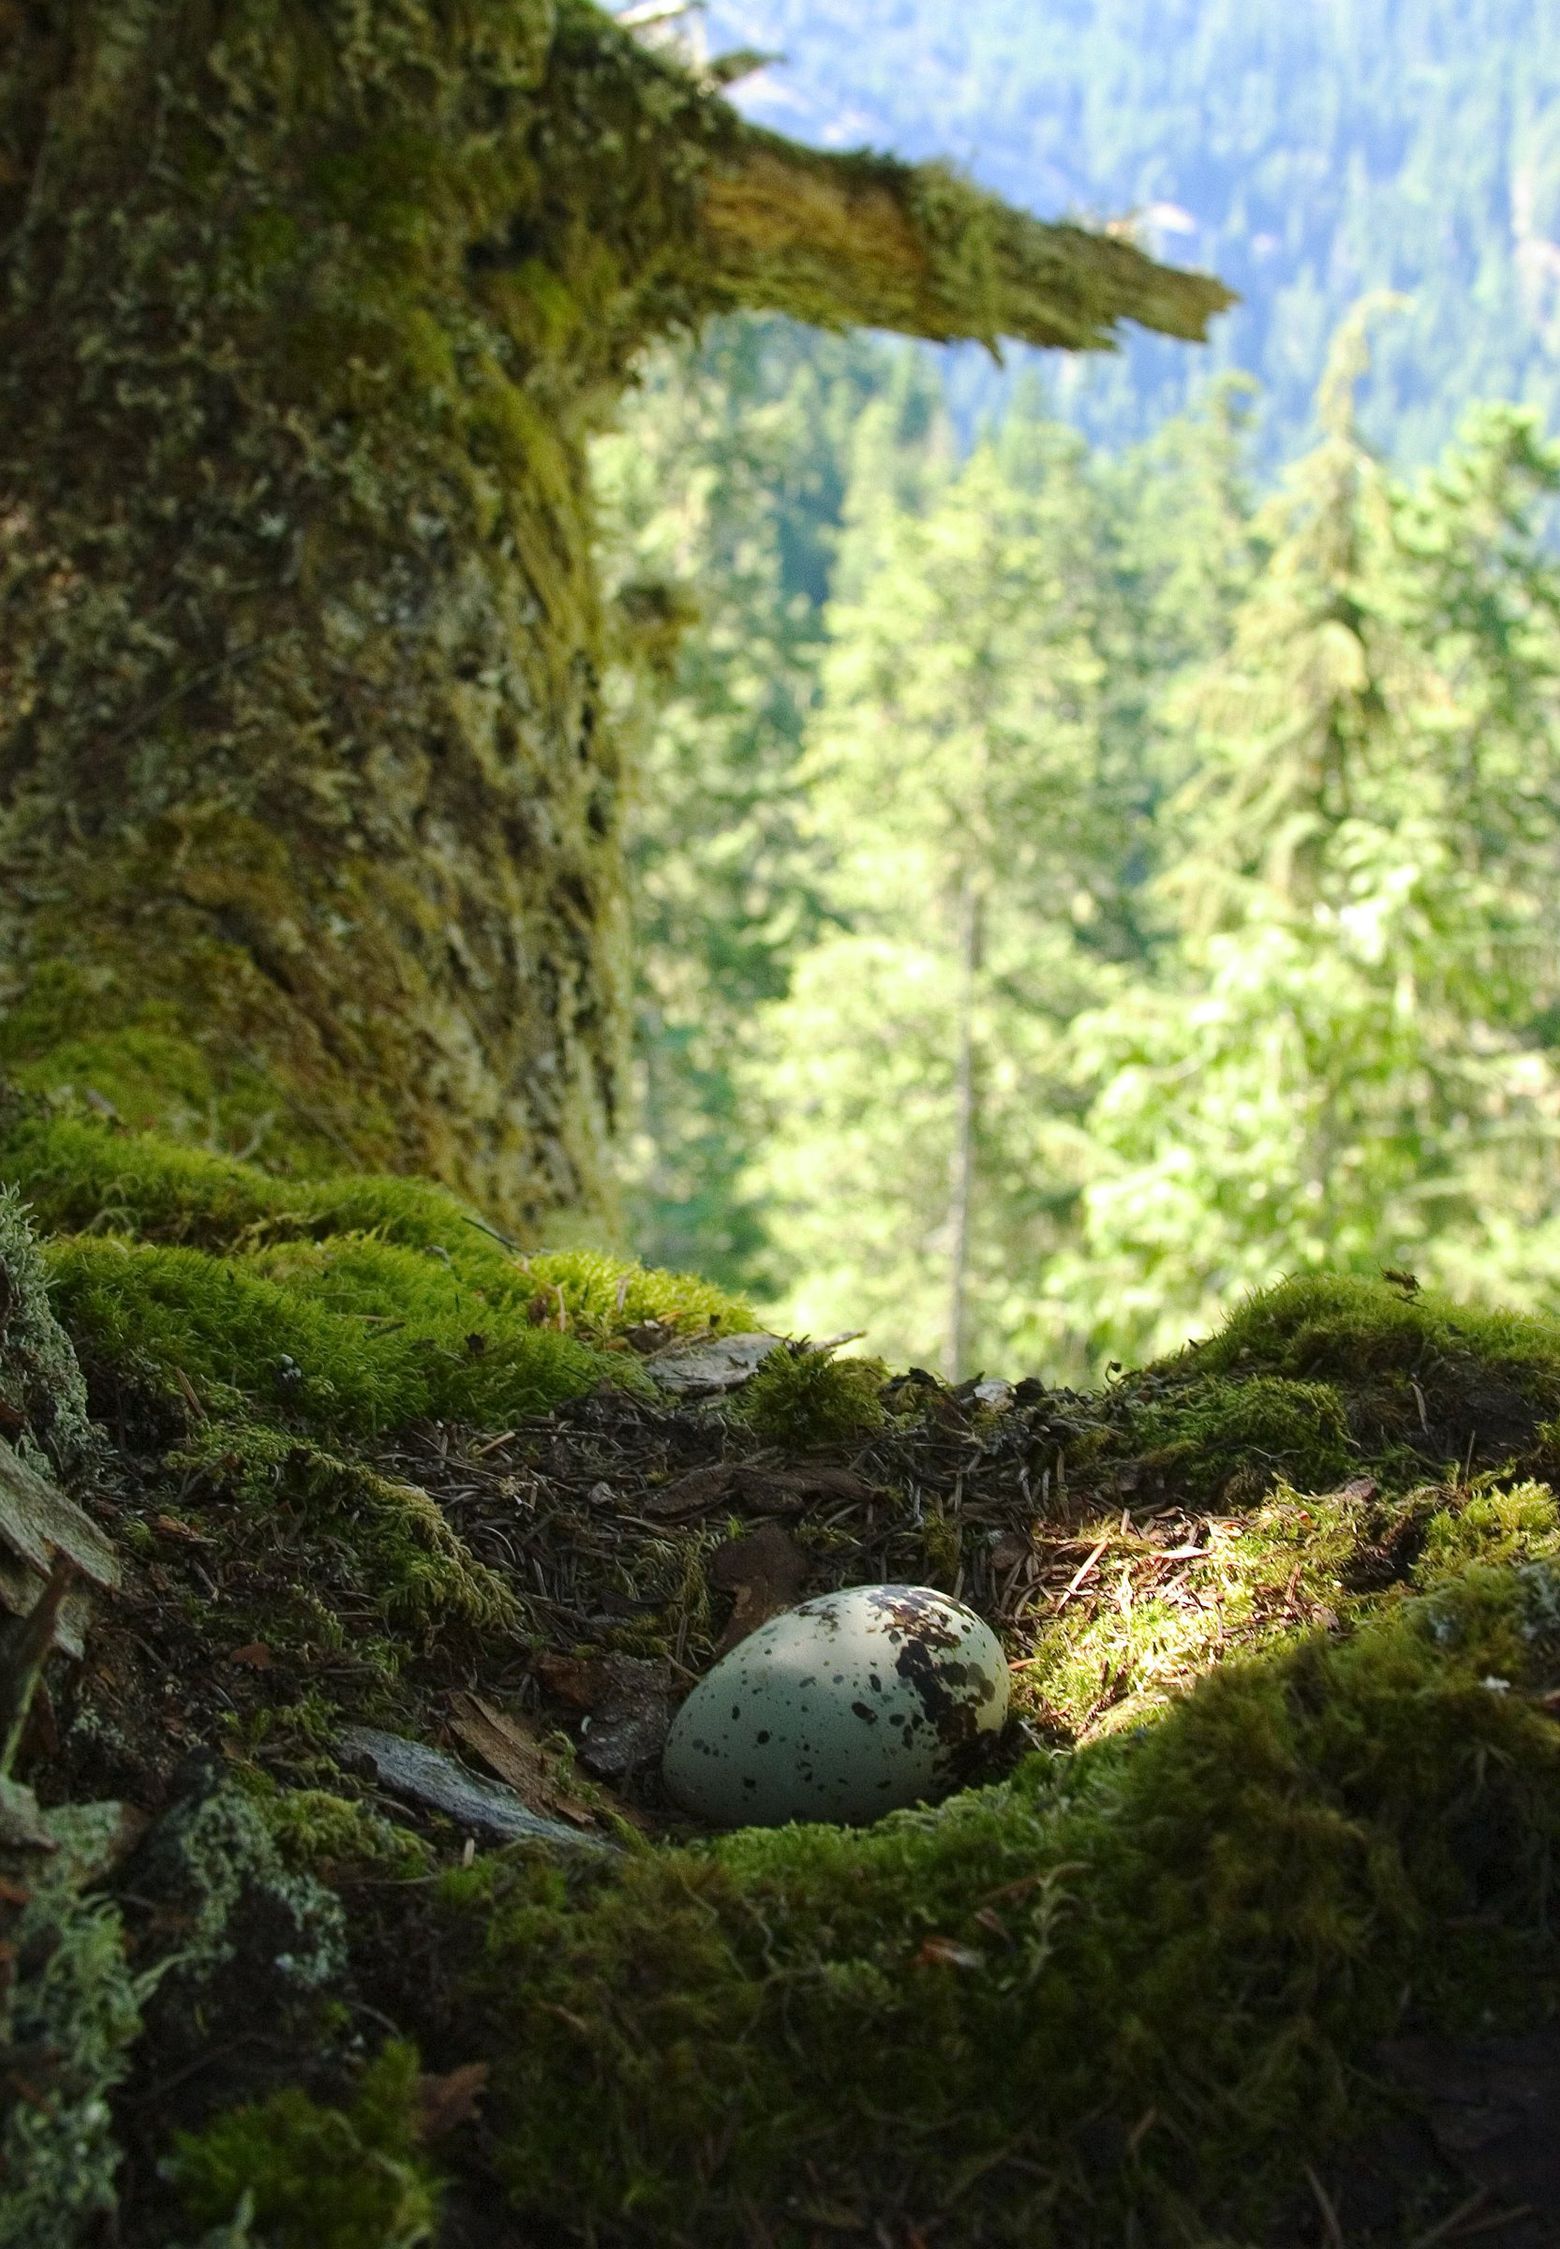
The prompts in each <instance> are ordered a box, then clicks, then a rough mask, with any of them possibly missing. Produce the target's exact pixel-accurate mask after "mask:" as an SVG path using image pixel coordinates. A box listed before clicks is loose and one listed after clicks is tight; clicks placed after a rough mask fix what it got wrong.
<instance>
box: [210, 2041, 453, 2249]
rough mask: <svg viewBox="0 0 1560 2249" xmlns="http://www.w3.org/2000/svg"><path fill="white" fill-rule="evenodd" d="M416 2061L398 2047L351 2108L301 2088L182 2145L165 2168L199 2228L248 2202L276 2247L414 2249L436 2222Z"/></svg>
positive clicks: (387, 2051) (374, 2068) (367, 2078)
mask: <svg viewBox="0 0 1560 2249" xmlns="http://www.w3.org/2000/svg"><path fill="white" fill-rule="evenodd" d="M417 2079H418V2061H417V2054H416V2051H415V2049H414V2048H413V2047H411V2046H408V2045H406V2044H404V2043H402V2042H399V2041H392V2042H391V2043H390V2044H389V2045H387V2046H386V2047H385V2048H384V2049H383V2051H382V2052H381V2053H380V2055H379V2056H378V2058H377V2059H376V2060H375V2061H374V2062H372V2063H371V2064H370V2065H369V2067H368V2068H367V2069H366V2070H365V2071H364V2072H363V2075H362V2078H361V2079H360V2081H359V2083H358V2086H357V2089H356V2091H355V2093H354V2095H353V2098H352V2101H351V2103H350V2105H349V2106H348V2107H345V2108H338V2107H331V2106H327V2105H326V2104H324V2103H321V2102H319V2101H315V2100H313V2099H311V2098H310V2097H309V2095H308V2094H307V2093H304V2092H302V2091H301V2090H300V2089H298V2088H297V2087H294V2086H289V2087H287V2088H285V2089H284V2090H283V2091H282V2092H279V2093H273V2094H272V2095H271V2097H270V2099H269V2100H265V2101H261V2102H257V2103H255V2104H254V2105H253V2106H251V2107H247V2108H240V2109H233V2110H230V2111H228V2113H227V2114H226V2115H223V2116H219V2117H217V2118H216V2119H215V2121H214V2122H212V2123H210V2124H208V2125H207V2126H206V2127H205V2128H204V2130H203V2131H200V2132H198V2133H186V2134H184V2135H183V2136H181V2138H180V2140H179V2141H178V2144H177V2146H176V2148H175V2151H174V2154H173V2155H172V2157H171V2158H170V2160H169V2164H168V2170H169V2175H170V2176H171V2178H172V2180H173V2183H174V2185H175V2187H176V2188H177V2190H178V2192H179V2194H180V2196H181V2198H182V2200H183V2203H184V2208H185V2212H186V2215H187V2216H188V2217H189V2218H190V2219H192V2220H193V2221H194V2223H196V2224H197V2225H215V2224H217V2223H219V2222H221V2221H223V2220H228V2219H231V2218H232V2217H233V2215H234V2212H235V2210H236V2209H237V2208H238V2207H239V2206H240V2205H241V2204H245V2203H247V2205H248V2208H249V2212H250V2222H251V2223H252V2224H253V2225H254V2226H255V2227H256V2228H257V2229H258V2230H259V2233H260V2235H261V2237H262V2238H263V2239H264V2240H265V2241H266V2243H267V2244H268V2245H270V2249H417V2245H418V2244H419V2243H421V2242H426V2241H428V2240H430V2239H431V2238H432V2236H433V2233H434V2229H435V2226H436V2224H437V2220H438V2193H437V2188H436V2186H435V2182H434V2178H433V2174H432V2172H431V2170H430V2169H429V2167H428V2165H427V2163H426V2162H425V2160H424V2158H423V2156H422V2154H421V2152H420V2150H419V2148H418V2146H417Z"/></svg>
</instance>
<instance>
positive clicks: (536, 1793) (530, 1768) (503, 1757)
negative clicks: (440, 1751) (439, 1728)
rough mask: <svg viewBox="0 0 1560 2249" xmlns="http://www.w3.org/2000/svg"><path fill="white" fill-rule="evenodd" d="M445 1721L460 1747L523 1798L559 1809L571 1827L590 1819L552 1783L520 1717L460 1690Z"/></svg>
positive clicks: (591, 1822) (543, 1755) (583, 1808)
mask: <svg viewBox="0 0 1560 2249" xmlns="http://www.w3.org/2000/svg"><path fill="white" fill-rule="evenodd" d="M450 1725H451V1728H452V1729H453V1731H454V1732H455V1733H456V1734H458V1735H459V1737H460V1739H461V1740H462V1741H463V1742H464V1743H465V1745H466V1747H467V1748H468V1749H470V1750H474V1751H475V1752H476V1754H477V1756H478V1757H480V1758H481V1760H482V1762H483V1764H484V1765H486V1766H487V1767H488V1768H489V1770H490V1771H492V1772H495V1773H496V1774H497V1775H498V1777H499V1779H500V1780H501V1781H504V1782H505V1783H507V1785H508V1786H509V1787H510V1788H512V1789H514V1790H515V1792H516V1794H517V1795H519V1796H520V1797H521V1798H522V1799H523V1800H524V1801H525V1802H526V1803H528V1804H532V1805H536V1804H541V1805H544V1806H545V1807H546V1808H547V1810H548V1811H553V1812H561V1813H562V1814H563V1817H564V1818H565V1819H568V1820H573V1821H574V1823H575V1825H576V1826H577V1827H591V1826H593V1825H594V1824H595V1822H594V1816H593V1814H592V1812H591V1810H590V1807H589V1805H588V1804H582V1803H581V1802H580V1801H579V1799H578V1798H577V1797H574V1796H570V1795H568V1794H567V1793H566V1792H565V1791H564V1790H563V1789H561V1788H559V1787H558V1786H557V1785H556V1784H555V1782H554V1781H553V1778H552V1775H551V1773H550V1772H549V1770H548V1764H547V1755H546V1752H545V1751H544V1749H543V1748H542V1745H541V1743H540V1741H538V1739H537V1737H536V1735H535V1734H534V1733H533V1732H532V1730H531V1729H530V1727H529V1726H527V1725H525V1724H524V1722H523V1721H522V1720H521V1719H519V1718H516V1717H514V1716H512V1715H511V1713H510V1712H509V1711H507V1710H501V1709H499V1707H498V1706H497V1704H495V1703H491V1702H488V1701H485V1700H484V1698H483V1697H482V1696H481V1695H478V1694H471V1693H461V1694H457V1695H455V1696H454V1697H453V1698H452V1702H451V1708H450Z"/></svg>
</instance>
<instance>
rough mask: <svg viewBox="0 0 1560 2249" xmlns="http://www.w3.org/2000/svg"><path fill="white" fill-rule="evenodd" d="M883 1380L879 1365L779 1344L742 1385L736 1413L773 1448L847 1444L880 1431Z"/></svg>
mask: <svg viewBox="0 0 1560 2249" xmlns="http://www.w3.org/2000/svg"><path fill="white" fill-rule="evenodd" d="M887 1378H888V1369H887V1368H886V1367H885V1366H884V1364H883V1362H882V1360H881V1359H838V1358H836V1357H835V1356H834V1355H833V1353H832V1352H827V1351H813V1350H810V1349H808V1348H807V1346H806V1345H805V1344H784V1345H782V1346H781V1348H780V1349H779V1350H777V1351H771V1352H770V1354H769V1356H768V1357H767V1358H766V1359H765V1360H764V1361H763V1363H762V1365H761V1366H760V1367H759V1369H758V1372H757V1373H756V1374H755V1375H754V1376H753V1377H752V1379H751V1380H750V1381H749V1382H747V1383H745V1384H744V1385H743V1387H742V1391H741V1393H740V1396H739V1399H738V1405H737V1411H738V1412H739V1413H740V1414H741V1416H742V1419H743V1420H744V1421H745V1422H746V1423H747V1425H748V1427H749V1428H750V1429H754V1430H756V1431H757V1432H758V1434H759V1436H761V1437H767V1438H769V1439H770V1440H771V1442H773V1443H775V1444H782V1445H786V1446H790V1447H796V1448H805V1447H807V1446H809V1445H840V1444H848V1443H849V1442H850V1440H851V1438H853V1437H864V1436H866V1435H867V1434H868V1433H869V1432H870V1431H871V1430H873V1429H879V1428H881V1427H882V1425H883V1421H884V1418H885V1416H884V1410H883V1404H882V1400H881V1397H880V1395H879V1394H880V1392H881V1390H882V1388H883V1384H884V1382H885V1381H886V1380H887Z"/></svg>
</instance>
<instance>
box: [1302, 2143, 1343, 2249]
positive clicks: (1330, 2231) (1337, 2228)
mask: <svg viewBox="0 0 1560 2249" xmlns="http://www.w3.org/2000/svg"><path fill="white" fill-rule="evenodd" d="M1305 2175H1306V2178H1307V2180H1308V2181H1309V2182H1310V2187H1311V2192H1312V2193H1313V2194H1314V2195H1315V2197H1316V2207H1317V2208H1318V2210H1320V2211H1321V2213H1322V2228H1323V2231H1324V2232H1325V2233H1326V2236H1327V2245H1328V2249H1348V2243H1347V2242H1346V2241H1345V2240H1344V2238H1343V2228H1342V2226H1341V2225H1339V2223H1338V2213H1337V2211H1336V2210H1335V2209H1334V2208H1333V2200H1332V2196H1331V2195H1330V2194H1329V2193H1328V2191H1327V2189H1326V2188H1325V2187H1324V2186H1323V2184H1322V2182H1321V2180H1320V2179H1319V2178H1318V2177H1317V2175H1316V2173H1315V2172H1314V2171H1313V2170H1312V2168H1311V2166H1310V2164H1309V2163H1308V2164H1307V2165H1306V2166H1305Z"/></svg>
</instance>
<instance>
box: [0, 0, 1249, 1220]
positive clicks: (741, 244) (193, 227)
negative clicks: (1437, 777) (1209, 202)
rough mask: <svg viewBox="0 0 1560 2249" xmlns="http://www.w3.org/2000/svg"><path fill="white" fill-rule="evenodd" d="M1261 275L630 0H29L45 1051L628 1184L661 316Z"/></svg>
mask: <svg viewBox="0 0 1560 2249" xmlns="http://www.w3.org/2000/svg"><path fill="white" fill-rule="evenodd" d="M1223 301H1224V299H1223V293H1222V292H1221V291H1220V290H1219V289H1218V287H1217V285H1216V284H1213V283H1210V282H1208V281H1206V280H1203V279H1201V278H1199V277H1194V276H1187V275H1178V274H1174V273H1168V272H1166V271H1164V270H1162V269H1160V268H1158V267H1156V266H1154V265H1153V264H1152V263H1151V262H1150V261H1149V260H1147V259H1146V258H1144V257H1142V256H1141V255H1140V254H1139V253H1138V252H1137V251H1136V250H1135V249H1133V248H1132V247H1131V246H1130V245H1129V244H1128V243H1125V242H1123V241H1120V240H1117V239H1113V238H1108V237H1106V238H1096V237H1092V236H1089V235H1086V234H1083V233H1081V232H1079V231H1078V230H1076V229H1072V228H1067V227H1055V228H1052V227H1046V226H1043V225H1041V224H1040V223H1038V222H1036V221H1033V220H1029V219H1025V218H1022V217H1020V216H1019V215H1017V214H1015V213H1012V212H1010V211H1008V210H1006V209H1005V208H1004V207H1002V206H1001V205H999V204H996V203H995V202H993V201H991V200H990V199H988V198H985V197H983V196H980V195H979V194H977V193H976V192H975V191H973V190H972V189H970V188H968V187H966V186H964V185H962V184H961V183H960V182H958V181H957V180H955V179H953V178H952V177H951V176H950V175H948V174H945V173H943V172H941V171H939V170H936V169H923V170H919V171H918V170H912V169H906V168H902V167H898V166H895V165H892V164H889V163H885V162H882V161H879V160H873V159H866V158H849V157H846V158H842V157H825V156H819V155H816V154H813V153H811V152H808V151H804V150H800V149H796V148H793V147H791V146H790V145H789V144H787V143H785V142H783V141H781V140H778V139H776V138H775V137H774V136H772V135H767V134H764V133H760V132H757V131H755V130H753V129H751V128H749V127H747V126H745V125H744V124H743V123H742V122H741V121H740V120H739V119H738V118H737V116H736V115H735V113H734V112H733V111H732V110H731V109H730V108H729V107H728V106H727V105H726V104H724V103H723V102H722V101H721V100H720V99H719V97H718V95H717V94H715V93H714V92H713V91H712V90H711V89H709V88H706V87H704V86H702V85H701V84H699V83H697V82H696V81H695V80H694V79H693V78H691V77H689V76H687V75H685V74H683V73H682V72H680V71H678V70H676V69H674V68H673V67H671V66H670V65H669V64H668V63H666V62H665V61H664V60H661V59H658V58H657V57H655V56H652V55H650V54H648V53H647V52H645V51H644V50H643V49H642V48H641V47H639V46H637V45H636V44H635V43H634V42H632V41H631V40H630V39H629V38H628V37H627V36H626V35H625V34H623V33H621V32H619V31H618V30H617V29H616V28H615V27H614V26H613V25H612V24H611V22H610V21H609V19H608V18H607V17H605V16H604V15H603V14H602V13H601V12H600V11H598V10H597V9H595V8H593V7H590V6H586V5H583V4H582V0H557V4H556V5H554V4H553V0H377V4H376V5H374V6H372V7H368V6H365V5H362V4H361V0H32V4H24V0H11V4H9V5H7V4H0V1071H4V1072H5V1073H6V1074H8V1075H9V1076H10V1077H12V1078H13V1079H15V1080H17V1081H19V1082H21V1083H23V1084H28V1083H32V1084H34V1085H38V1086H46V1087H53V1088H59V1087H61V1086H64V1085H70V1086H72V1087H73V1088H74V1089H75V1091H76V1093H77V1094H78V1096H81V1097H84V1098H87V1099H89V1100H90V1099H106V1100H108V1101H111V1102H112V1103H113V1104H114V1106H115V1107H116V1108H117V1110H118V1112H119V1113H120V1114H121V1115H122V1116H124V1117H125V1119H126V1121H128V1122H133V1123H152V1122H155V1123H157V1124H158V1125H160V1126H162V1127H168V1126H170V1125H171V1126H174V1127H175V1128H181V1129H185V1130H188V1131H191V1132H193V1133H196V1134H198V1135H200V1136H201V1137H203V1138H206V1137H213V1136H214V1137H215V1138H216V1139H217V1140H218V1142H219V1143H220V1144H225V1145H230V1146H247V1147H251V1148H253V1147H258V1148H259V1150H260V1152H261V1154H262V1155H263V1156H264V1157H265V1158H266V1159H267V1160H269V1161H272V1162H275V1163H281V1164H286V1163H289V1162H291V1163H296V1164H313V1163H318V1162H320V1161H322V1160H329V1161H334V1162H337V1163H347V1164H374V1165H381V1166H387V1167H390V1168H395V1169H416V1170H419V1171H422V1172H426V1173H429V1174H432V1175H434V1176H436V1177H438V1178H440V1179H443V1180H445V1181H447V1182H449V1183H450V1184H451V1185H454V1186H456V1187H458V1188H460V1189H462V1190H463V1191H464V1192H466V1193H467V1194H469V1195H470V1196H472V1197H473V1198H474V1199H475V1200H476V1201H477V1202H478V1203H479V1204H481V1205H482V1206H483V1207H485V1208H486V1209H487V1210H488V1211H489V1212H491V1213H493V1214H494V1215H495V1216H498V1217H500V1218H502V1219H504V1220H507V1221H509V1222H511V1223H518V1224H528V1223H530V1222H531V1221H532V1220H534V1219H535V1218H536V1217H537V1216H538V1215H539V1214H541V1213H543V1212H545V1211H546V1210H548V1209H549V1208H556V1207H558V1206H567V1205H579V1204H586V1205H588V1204H590V1203H592V1202H593V1201H596V1200H597V1199H599V1197H600V1196H601V1194H602V1183H603V1179H604V1176H605V1164H604V1149H605V1147H606V1144H607V1142H608V1140H609V1137H610V1133H611V1130H612V1125H613V1120H614V1113H615V1108H616V1104H617V1100H618V1075H617V1066H618V1048H619V1029H620V1023H621V1018H622V1013H623V1008H622V993H623V980H624V955H625V933H624V926H623V924H624V904H623V882H622V875H621V868H620V860H619V837H618V830H619V807H620V794H621V779H622V776H621V773H620V768H619V760H618V753H617V751H616V748H615V746H614V744H613V742H612V740H611V738H610V735H609V734H608V732H607V731H606V730H605V729H604V726H603V722H602V714H601V704H600V692H599V672H600V661H601V647H602V618H601V612H600V603H599V600H598V596H597V590H596V585H595V581H594V579H593V576H592V567H591V553H590V507H589V495H588V491H587V488H586V476H585V465H584V462H585V454H584V449H585V442H586V438H587V436H588V434H589V431H590V429H591V428H592V426H593V424H595V423H596V422H598V421H599V420H600V419H601V417H602V416H603V415H604V414H605V413H606V411H607V410H608V409H609V408H610V405H611V401H612V399H613V397H614V396H615V394H616V392H617V391H618V389H619V388H620V386H621V385H622V383H623V382H624V380H625V379H626V376H627V374H628V371H629V369H630V366H631V362H632V359H633V355H634V354H635V352H636V350H638V349H639V348H640V347H641V346H642V345H643V343H644V342H645V341H646V339H648V338H649V337H651V336H653V335H655V334H656V333H659V332H663V331H666V330H669V329H672V328H675V327H678V326H680V325H686V324H690V323H693V322H695V321H696V320H697V319H698V318H700V317H701V316H702V315H704V314H705V313H707V312H709V311H711V310H717V309H725V308H729V307H735V306H740V305H767V306H774V307H779V308H780V309H783V310H787V311H790V312H793V313H796V314H799V315H801V316H802V317H806V318H811V319H817V320H826V321H836V322H843V321H851V320H863V321H869V322H873V323H875V324H878V325H882V326H893V327H899V328H903V329H907V330H911V331H914V332H919V333H921V334H925V335H930V336H938V337H952V336H970V335H973V336H981V337H985V338H988V339H995V337H996V336H997V335H998V334H999V333H1003V332H1007V333H1012V334H1016V335H1019V336H1023V337H1028V338H1031V339H1034V340H1037V341H1041V342H1048V343H1056V344H1063V345H1069V346H1076V347H1089V346H1095V345H1099V344H1102V343H1105V342H1107V341H1108V339H1109V335H1110V332H1111V329H1112V327H1113V324H1114V323H1115V322H1116V321H1117V320H1118V319H1119V318H1121V317H1127V316H1130V317H1133V318H1136V319H1138V320H1141V321H1144V322H1146V323H1148V324H1151V325H1154V326H1156V327H1159V328H1162V329H1165V330H1168V331H1170V332H1174V333H1178V334H1183V335H1197V334H1199V333H1201V331H1202V328H1203V325H1204V323H1205V321H1206V319H1207V317H1208V315H1209V314H1210V312H1212V311H1214V310H1216V309H1217V308H1218V306H1219V305H1220V304H1221V303H1222V302H1223Z"/></svg>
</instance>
